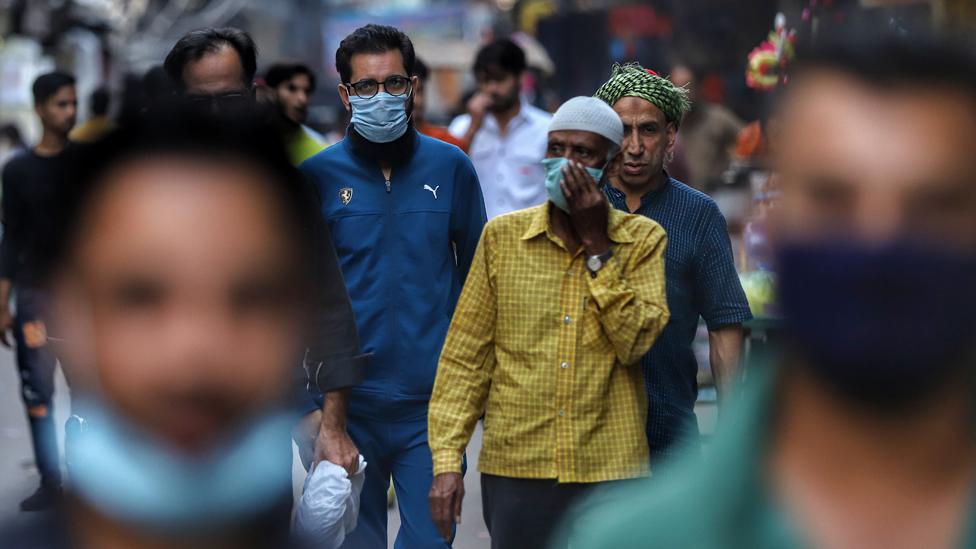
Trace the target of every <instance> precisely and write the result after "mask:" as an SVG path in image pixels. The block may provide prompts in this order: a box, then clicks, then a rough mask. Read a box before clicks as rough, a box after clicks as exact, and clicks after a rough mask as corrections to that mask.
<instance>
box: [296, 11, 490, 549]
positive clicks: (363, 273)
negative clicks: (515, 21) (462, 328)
mask: <svg viewBox="0 0 976 549" xmlns="http://www.w3.org/2000/svg"><path fill="white" fill-rule="evenodd" d="M336 69H337V70H338V72H339V75H340V77H341V78H342V83H341V84H339V90H338V91H339V97H340V99H341V100H342V103H343V105H344V106H345V107H346V109H349V110H350V111H351V114H352V123H351V124H350V125H349V128H348V129H347V130H346V137H345V138H344V139H343V140H342V141H340V142H339V143H337V144H335V145H333V146H331V147H329V148H328V149H326V150H324V151H322V152H321V153H319V154H317V155H315V156H313V157H312V158H310V159H309V160H308V161H306V162H305V163H304V164H302V166H301V168H302V171H304V172H305V174H306V175H307V176H308V178H309V179H310V180H312V181H314V182H315V184H316V186H317V187H318V189H319V194H320V195H321V196H322V215H323V217H324V218H325V221H326V222H327V223H328V224H329V228H330V229H331V233H332V238H333V240H334V241H335V248H336V251H337V252H338V254H339V262H340V264H341V265H342V272H343V274H344V275H345V280H346V282H347V284H348V285H349V295H350V297H351V298H352V303H353V309H354V310H355V313H356V320H357V322H358V323H359V333H361V334H362V335H363V343H364V350H365V351H366V352H369V353H372V354H373V358H372V360H371V363H370V368H369V371H368V372H367V374H366V379H365V380H364V381H363V382H362V383H361V384H359V385H358V386H356V387H355V388H354V389H353V391H352V396H351V397H350V399H349V434H350V435H351V436H352V439H353V440H354V441H355V443H356V445H357V446H358V448H359V451H360V452H362V454H363V456H365V457H366V461H367V462H368V463H369V467H368V468H367V469H366V482H365V485H364V486H363V492H362V506H361V507H362V508H361V510H360V514H359V521H360V522H359V527H358V528H357V529H356V531H355V532H354V533H353V534H352V535H351V536H350V537H349V538H348V539H347V541H346V544H345V545H344V547H353V548H357V549H358V548H374V547H377V548H379V547H383V548H385V547H386V546H387V535H386V527H387V521H386V519H387V489H388V487H389V485H390V475H391V473H392V476H393V485H394V487H395V489H396V495H397V501H398V502H399V505H400V517H401V520H402V522H401V526H400V532H399V533H398V534H397V541H396V547H398V548H400V547H404V548H409V549H414V548H418V549H421V548H430V547H445V546H446V544H445V542H444V540H442V539H441V536H440V534H438V532H437V529H436V528H435V527H434V523H433V521H431V518H430V508H429V507H428V506H427V492H428V491H429V490H430V483H431V479H432V472H431V455H430V448H429V447H428V446H427V405H428V402H429V400H430V393H431V389H432V388H433V386H434V374H435V372H436V370H437V357H438V356H439V355H440V351H441V347H442V346H443V344H444V337H445V335H446V334H447V328H448V324H449V322H450V318H451V315H452V314H453V312H454V305H455V304H456V303H457V299H458V295H459V294H460V293H461V287H462V286H463V284H464V279H465V277H466V276H467V274H468V269H469V268H470V266H471V259H472V257H473V256H474V253H475V248H476V247H477V244H478V238H479V236H480V235H481V230H482V228H483V227H484V224H485V206H484V202H483V201H482V198H481V189H480V187H479V185H478V177H477V175H475V172H474V168H473V167H472V166H471V162H470V161H469V160H468V158H467V157H466V156H465V155H464V153H462V152H461V151H460V150H459V149H458V148H457V147H454V146H451V145H448V144H446V143H444V142H442V141H438V140H436V139H433V138H431V137H427V136H425V135H420V134H419V133H417V130H416V129H415V128H414V126H413V124H412V121H411V113H412V112H413V109H415V108H416V107H415V105H414V104H413V90H414V88H415V86H416V85H417V78H416V77H415V76H413V72H414V50H413V44H412V43H411V42H410V39H409V38H408V37H407V35H405V34H404V33H403V32H401V31H399V30H398V29H395V28H393V27H388V26H382V25H366V26H365V27H362V28H359V29H356V30H355V31H353V32H352V34H350V35H349V36H347V37H346V38H344V39H343V40H342V42H341V43H340V44H339V49H338V50H336Z"/></svg>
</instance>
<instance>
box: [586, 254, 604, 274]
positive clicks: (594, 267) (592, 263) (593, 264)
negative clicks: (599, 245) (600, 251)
mask: <svg viewBox="0 0 976 549" xmlns="http://www.w3.org/2000/svg"><path fill="white" fill-rule="evenodd" d="M586 266H587V267H589V269H590V270H591V271H599V270H600V267H602V266H603V262H602V261H600V258H599V257H597V256H595V255H594V256H592V257H589V258H587V260H586Z"/></svg>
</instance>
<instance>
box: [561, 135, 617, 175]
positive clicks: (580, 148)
mask: <svg viewBox="0 0 976 549" xmlns="http://www.w3.org/2000/svg"><path fill="white" fill-rule="evenodd" d="M609 149H610V142H609V141H607V138H605V137H603V136H602V135H599V134H595V133H593V132H587V131H581V130H558V131H553V132H549V143H548V145H547V146H546V158H568V159H570V160H572V161H573V162H577V163H579V164H582V165H583V166H585V167H587V168H596V169H602V168H603V166H605V165H606V163H607V153H608V152H609Z"/></svg>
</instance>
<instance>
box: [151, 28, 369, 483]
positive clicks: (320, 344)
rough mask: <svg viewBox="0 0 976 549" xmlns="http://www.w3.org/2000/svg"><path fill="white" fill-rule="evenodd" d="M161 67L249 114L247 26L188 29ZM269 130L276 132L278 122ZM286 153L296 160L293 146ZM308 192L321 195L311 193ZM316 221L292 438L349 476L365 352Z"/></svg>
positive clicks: (355, 457) (202, 99)
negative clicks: (349, 411) (349, 418)
mask: <svg viewBox="0 0 976 549" xmlns="http://www.w3.org/2000/svg"><path fill="white" fill-rule="evenodd" d="M164 67H165V68H166V73H167V74H168V75H169V77H170V80H172V82H173V84H174V85H175V86H176V90H177V93H178V94H179V95H181V96H183V97H185V98H186V99H188V100H189V101H190V102H191V103H192V104H193V105H195V106H196V107H197V108H198V109H201V110H206V111H212V112H215V113H220V114H222V115H223V116H228V117H234V116H244V117H248V116H251V115H253V114H254V110H255V101H254V89H253V82H254V74H255V72H256V71H257V48H256V47H255V46H254V41H253V40H251V37H250V36H249V35H248V34H247V33H246V32H244V31H242V30H239V29H235V28H221V29H214V28H207V29H200V30H195V31H191V32H189V33H187V34H185V35H184V36H183V37H182V38H180V39H179V41H177V43H176V45H174V46H173V49H172V50H170V52H169V54H168V55H167V56H166V62H165V63H164ZM271 130H272V131H276V132H278V128H276V127H271ZM290 156H291V158H292V160H293V162H294V158H295V156H294V152H293V151H290ZM310 197H311V198H310V199H311V200H317V199H318V197H315V196H314V192H313V193H311V194H310ZM320 225H321V227H316V229H321V230H322V232H323V234H322V235H321V236H320V238H319V244H320V246H321V249H319V250H318V251H317V252H316V254H315V259H316V260H317V262H318V263H319V271H318V272H319V276H320V280H319V283H318V285H317V286H316V292H315V294H314V299H317V300H318V314H317V315H316V316H315V317H314V318H313V319H312V322H313V323H314V325H315V326H314V329H315V333H316V336H315V337H313V338H311V342H310V343H311V344H310V346H309V349H308V352H307V353H306V355H305V359H304V361H303V362H304V366H305V371H304V372H303V371H301V370H300V369H296V371H295V374H296V390H297V394H296V405H297V406H298V407H299V408H300V410H301V411H302V412H303V413H304V417H303V419H302V421H301V423H300V424H299V426H298V427H297V428H296V435H295V442H296V443H297V445H298V447H299V449H300V450H301V454H302V462H303V463H304V464H305V467H306V468H308V467H309V466H310V465H311V461H313V460H314V461H320V460H322V459H326V460H328V461H331V462H332V463H335V464H337V465H340V466H342V467H345V468H346V470H348V471H349V474H354V473H355V472H356V470H357V468H358V467H359V452H358V451H357V450H356V446H355V445H354V444H353V443H352V441H351V440H350V438H349V435H348V434H347V433H346V428H345V422H346V417H345V414H346V398H347V393H348V387H350V386H352V385H355V384H356V383H358V382H359V381H360V380H361V379H362V377H363V375H364V373H365V369H366V360H367V357H365V356H364V355H362V354H361V352H360V346H359V335H358V333H357V332H356V324H355V319H354V318H353V314H352V307H351V305H350V302H349V295H348V293H347V292H346V288H345V284H344V283H343V280H342V273H341V271H340V270H339V263H338V259H337V258H336V253H335V248H334V247H333V245H332V238H331V237H330V236H329V234H328V227H327V226H326V225H324V224H320ZM306 378H307V379H306ZM306 385H307V389H306ZM308 392H311V393H312V396H309V394H308ZM322 392H324V393H326V396H325V399H324V402H325V404H324V405H323V404H322V402H318V404H317V403H316V400H313V397H314V399H317V400H322V399H321V394H322ZM317 408H321V411H319V410H318V409H317ZM312 441H314V444H313V442H312ZM313 446H314V449H313Z"/></svg>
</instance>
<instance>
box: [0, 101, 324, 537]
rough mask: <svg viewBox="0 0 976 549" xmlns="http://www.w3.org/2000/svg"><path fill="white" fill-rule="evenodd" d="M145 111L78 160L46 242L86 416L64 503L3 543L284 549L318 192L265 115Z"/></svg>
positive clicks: (45, 264)
mask: <svg viewBox="0 0 976 549" xmlns="http://www.w3.org/2000/svg"><path fill="white" fill-rule="evenodd" d="M154 111H155V112H153V113H151V114H150V115H149V118H147V119H144V120H140V121H138V122H130V124H129V125H128V126H124V127H123V128H121V129H120V130H117V131H116V132H114V133H112V134H110V135H109V136H107V137H106V138H105V140H103V141H101V142H99V143H96V144H94V145H91V146H90V148H88V149H85V151H84V154H83V155H80V154H79V155H76V158H75V159H74V162H73V164H72V166H73V170H72V173H73V174H74V176H75V178H74V179H73V180H72V185H70V186H68V187H67V188H66V189H65V191H64V193H63V194H62V196H61V197H59V201H58V208H57V209H56V210H55V211H56V213H57V218H56V220H55V223H53V224H52V226H51V227H50V228H49V230H47V232H46V233H45V234H44V236H43V237H42V239H43V240H44V242H45V244H46V246H45V248H44V254H45V255H44V256H43V257H42V261H40V262H39V265H40V267H39V271H40V272H41V273H42V274H41V276H42V278H43V280H44V281H45V287H46V288H47V289H48V290H49V292H50V295H51V302H52V305H51V311H52V312H51V318H52V328H51V330H52V333H55V334H57V336H58V337H57V342H56V345H57V352H58V356H59V357H60V358H62V359H63V360H64V364H65V366H66V368H67V369H69V370H70V374H71V378H72V393H73V394H72V396H73V400H74V403H73V408H74V409H75V410H76V411H78V413H79V414H80V415H81V416H82V417H84V418H85V423H84V428H83V431H82V432H81V433H80V434H79V436H77V437H76V439H75V441H74V442H73V443H72V449H73V453H74V456H75V457H74V460H73V463H72V468H71V484H70V486H69V488H68V489H67V492H66V497H65V499H64V503H63V505H62V506H60V507H59V508H58V509H57V512H56V513H54V514H50V515H47V514H46V515H43V517H44V518H38V519H37V520H36V521H35V522H27V523H21V524H20V525H19V526H18V527H15V528H14V529H12V530H7V531H5V533H4V534H2V535H0V545H2V546H4V547H31V548H33V547H44V548H60V547H133V548H134V547H155V548H169V547H173V548H175V547H200V548H204V547H205V548H223V547H283V546H287V545H288V543H287V536H288V522H289V513H288V510H289V508H290V503H291V490H292V487H291V460H292V457H291V449H290V445H289V444H288V441H289V436H290V431H291V428H292V426H293V425H294V422H295V412H294V409H293V405H292V403H291V386H292V370H293V368H294V363H295V361H296V360H300V358H301V355H302V354H303V353H304V347H305V339H306V337H307V336H308V335H309V330H308V326H309V316H310V315H312V314H313V310H312V309H313V306H311V305H310V304H309V300H308V299H307V296H308V295H309V294H311V293H313V292H314V287H315V284H316V278H317V276H318V273H317V272H316V269H317V265H316V264H315V263H314V262H309V261H308V260H307V257H308V256H309V255H310V254H311V253H312V252H313V251H314V249H315V247H316V246H318V242H316V235H318V234H319V233H318V232H316V231H315V229H314V227H315V225H316V224H317V223H319V220H318V219H317V215H318V213H317V207H316V205H315V204H316V203H315V201H314V200H310V198H309V196H308V186H307V185H305V184H304V183H303V182H302V180H301V175H300V174H299V173H298V172H297V170H295V169H294V168H293V167H292V166H291V164H290V163H289V162H288V158H287V156H286V153H285V151H284V148H283V147H282V146H281V144H280V142H278V141H277V139H276V137H275V136H274V134H273V132H269V131H267V128H265V127H262V125H261V124H260V123H258V122H254V121H250V120H241V119H240V118H239V117H238V119H234V120H225V119H221V120H217V119H214V118H212V117H210V116H208V115H202V114H199V113H187V112H186V111H183V110H168V109H163V110H160V108H159V107H158V106H157V107H155V109H154ZM228 227H233V229H234V230H227V228H228Z"/></svg>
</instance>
